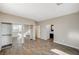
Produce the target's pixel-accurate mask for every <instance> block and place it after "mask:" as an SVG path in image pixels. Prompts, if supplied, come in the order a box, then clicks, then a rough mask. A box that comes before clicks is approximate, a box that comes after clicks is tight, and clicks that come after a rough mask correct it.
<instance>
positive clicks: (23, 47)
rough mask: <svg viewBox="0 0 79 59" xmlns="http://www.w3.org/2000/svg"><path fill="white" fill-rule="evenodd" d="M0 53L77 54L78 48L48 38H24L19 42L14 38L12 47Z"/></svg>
mask: <svg viewBox="0 0 79 59" xmlns="http://www.w3.org/2000/svg"><path fill="white" fill-rule="evenodd" d="M0 55H79V50H76V49H74V48H71V47H67V46H64V45H60V44H57V43H54V42H52V41H50V40H42V39H38V40H26V41H25V43H24V44H21V43H17V41H16V39H14V40H13V45H12V47H11V48H7V49H3V50H2V51H1V52H0Z"/></svg>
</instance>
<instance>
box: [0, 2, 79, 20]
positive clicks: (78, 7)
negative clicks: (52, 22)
mask: <svg viewBox="0 0 79 59" xmlns="http://www.w3.org/2000/svg"><path fill="white" fill-rule="evenodd" d="M0 11H2V12H5V13H9V14H12V15H16V16H21V17H26V18H31V19H33V20H35V21H42V20H46V19H50V18H55V17H59V16H63V15H67V14H71V13H74V12H78V11H79V4H78V3H63V4H61V5H57V4H56V3H0Z"/></svg>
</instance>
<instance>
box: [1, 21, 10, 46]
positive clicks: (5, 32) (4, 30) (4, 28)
mask: <svg viewBox="0 0 79 59" xmlns="http://www.w3.org/2000/svg"><path fill="white" fill-rule="evenodd" d="M11 30H12V26H11V24H10V23H2V24H1V40H2V46H4V45H7V44H11V43H12V38H11Z"/></svg>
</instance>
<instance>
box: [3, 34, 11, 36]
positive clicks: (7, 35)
mask: <svg viewBox="0 0 79 59" xmlns="http://www.w3.org/2000/svg"><path fill="white" fill-rule="evenodd" d="M2 36H11V34H3V35H2Z"/></svg>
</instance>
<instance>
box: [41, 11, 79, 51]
mask: <svg viewBox="0 0 79 59" xmlns="http://www.w3.org/2000/svg"><path fill="white" fill-rule="evenodd" d="M50 24H52V25H54V41H55V42H57V43H59V44H63V45H67V46H70V47H74V48H77V49H79V12H78V13H74V14H70V15H66V16H62V17H58V18H54V19H49V20H46V21H42V22H40V26H41V38H42V39H46V38H48V33H49V29H47V28H46V25H50Z"/></svg>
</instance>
